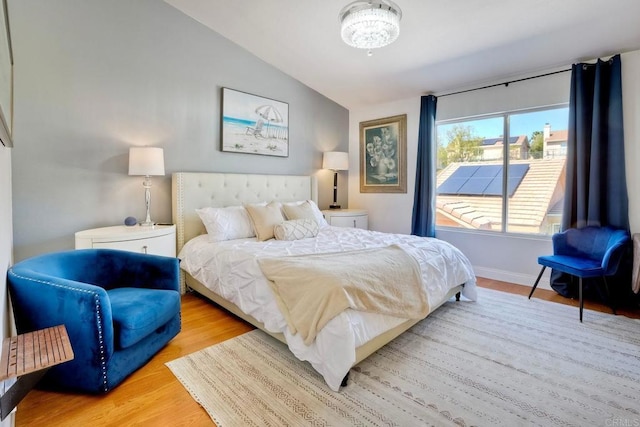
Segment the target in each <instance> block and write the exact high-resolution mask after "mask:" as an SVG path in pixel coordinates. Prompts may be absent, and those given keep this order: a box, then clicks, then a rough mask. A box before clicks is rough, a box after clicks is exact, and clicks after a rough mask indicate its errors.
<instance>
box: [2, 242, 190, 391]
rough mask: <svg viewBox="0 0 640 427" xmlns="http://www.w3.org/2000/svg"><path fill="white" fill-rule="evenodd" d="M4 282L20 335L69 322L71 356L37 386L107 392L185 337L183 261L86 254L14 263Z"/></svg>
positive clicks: (114, 253) (121, 253)
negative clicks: (182, 332) (181, 283)
mask: <svg viewBox="0 0 640 427" xmlns="http://www.w3.org/2000/svg"><path fill="white" fill-rule="evenodd" d="M7 283H8V286H9V293H10V296H11V303H12V305H13V312H14V316H15V321H16V326H17V329H18V333H26V332H31V331H34V330H38V329H42V328H46V327H50V326H56V325H60V324H64V325H65V326H66V328H67V332H68V334H69V339H70V341H71V346H72V347H73V352H74V355H75V357H74V359H73V360H72V361H69V362H66V363H63V364H61V365H58V366H55V367H53V368H51V369H50V370H49V371H48V372H47V374H46V375H45V377H44V378H43V379H42V381H41V383H40V385H41V386H43V387H46V388H54V389H72V390H78V391H85V392H91V393H104V392H107V391H109V390H111V389H112V388H113V387H115V386H116V385H118V384H119V383H120V382H122V381H123V380H124V379H125V378H126V377H127V376H128V375H129V374H131V373H132V372H134V371H135V370H137V369H138V368H140V367H141V366H143V365H144V364H145V363H146V362H147V361H149V359H151V357H152V356H153V355H154V354H155V353H157V352H158V350H160V349H161V348H162V347H163V346H164V345H166V344H167V343H168V342H169V341H170V340H171V339H172V338H173V337H175V336H176V335H177V334H178V332H180V292H179V269H178V259H177V258H169V257H162V256H155V255H145V254H140V253H134V252H125V251H120V250H111V249H83V250H75V251H65V252H56V253H50V254H45V255H40V256H36V257H33V258H29V259H26V260H24V261H21V262H18V263H16V264H15V265H14V266H13V267H12V268H11V269H9V271H8V273H7Z"/></svg>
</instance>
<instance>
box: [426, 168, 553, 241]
mask: <svg viewBox="0 0 640 427" xmlns="http://www.w3.org/2000/svg"><path fill="white" fill-rule="evenodd" d="M470 164H471V165H497V164H501V163H498V162H474V163H451V164H449V165H448V166H447V167H446V168H444V169H443V170H442V171H441V172H440V173H439V174H438V177H437V184H436V187H437V186H440V184H442V183H443V182H444V181H445V180H446V179H447V178H449V176H451V175H452V174H453V173H454V172H455V171H456V170H457V169H458V168H459V167H460V166H462V165H467V166H468V165H470ZM511 164H528V165H529V170H528V171H527V173H526V175H525V176H524V178H523V179H522V181H521V182H520V185H519V186H518V188H517V189H516V191H515V193H514V194H513V197H510V198H509V207H508V224H509V231H512V232H518V231H522V232H538V231H537V230H539V229H540V227H541V226H542V224H543V223H544V221H545V217H546V216H547V212H548V210H549V208H550V205H551V204H555V203H556V200H554V194H556V188H557V187H558V185H561V186H562V185H564V173H563V171H564V165H565V159H564V158H560V159H540V160H517V161H512V162H511ZM436 210H437V213H438V214H440V215H443V216H445V217H446V218H447V219H448V220H450V221H454V222H456V223H457V224H458V225H460V226H463V227H468V228H480V229H487V230H499V229H500V228H501V224H502V198H501V197H496V196H469V195H444V194H442V195H440V194H438V197H437V199H436Z"/></svg>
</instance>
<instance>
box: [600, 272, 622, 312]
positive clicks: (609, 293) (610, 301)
mask: <svg viewBox="0 0 640 427" xmlns="http://www.w3.org/2000/svg"><path fill="white" fill-rule="evenodd" d="M602 281H603V282H604V290H605V292H606V293H607V299H608V300H609V307H611V311H613V314H616V315H617V314H618V313H616V306H615V301H614V300H613V298H612V297H611V292H609V284H608V283H607V279H606V278H605V277H604V276H602Z"/></svg>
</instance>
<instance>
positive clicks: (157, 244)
mask: <svg viewBox="0 0 640 427" xmlns="http://www.w3.org/2000/svg"><path fill="white" fill-rule="evenodd" d="M90 248H107V249H121V250H124V251H130V252H142V253H145V254H153V255H164V256H169V257H175V256H176V226H175V225H155V226H153V227H143V226H140V225H134V226H131V227H128V226H126V225H115V226H113V227H102V228H93V229H90V230H83V231H78V232H77V233H76V249H90Z"/></svg>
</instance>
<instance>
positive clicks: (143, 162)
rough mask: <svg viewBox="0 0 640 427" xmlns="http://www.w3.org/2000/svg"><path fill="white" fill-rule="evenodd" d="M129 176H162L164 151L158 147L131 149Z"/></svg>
mask: <svg viewBox="0 0 640 427" xmlns="http://www.w3.org/2000/svg"><path fill="white" fill-rule="evenodd" d="M129 175H144V176H162V175H164V151H163V150H162V148H158V147H131V148H130V149H129Z"/></svg>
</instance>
